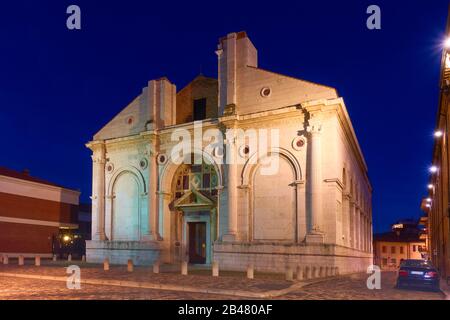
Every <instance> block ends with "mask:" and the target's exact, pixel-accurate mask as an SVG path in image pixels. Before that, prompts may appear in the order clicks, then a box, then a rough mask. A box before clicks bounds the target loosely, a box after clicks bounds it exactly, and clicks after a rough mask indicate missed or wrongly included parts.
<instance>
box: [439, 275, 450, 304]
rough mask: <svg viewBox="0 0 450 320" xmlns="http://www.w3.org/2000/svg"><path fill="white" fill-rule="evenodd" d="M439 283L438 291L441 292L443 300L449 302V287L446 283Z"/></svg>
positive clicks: (442, 281)
mask: <svg viewBox="0 0 450 320" xmlns="http://www.w3.org/2000/svg"><path fill="white" fill-rule="evenodd" d="M440 282H441V283H440V289H441V292H442V293H443V294H444V295H445V300H450V287H449V286H448V285H447V281H445V280H443V279H441V281H440ZM444 288H445V289H444Z"/></svg>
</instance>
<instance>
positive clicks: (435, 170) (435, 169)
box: [430, 166, 438, 173]
mask: <svg viewBox="0 0 450 320" xmlns="http://www.w3.org/2000/svg"><path fill="white" fill-rule="evenodd" d="M430 172H431V173H436V172H438V167H436V166H431V167H430Z"/></svg>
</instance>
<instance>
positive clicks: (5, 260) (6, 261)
mask: <svg viewBox="0 0 450 320" xmlns="http://www.w3.org/2000/svg"><path fill="white" fill-rule="evenodd" d="M8 263H9V257H8V256H6V255H5V256H3V264H5V265H6V264H8Z"/></svg>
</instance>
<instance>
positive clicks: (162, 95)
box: [142, 77, 177, 130]
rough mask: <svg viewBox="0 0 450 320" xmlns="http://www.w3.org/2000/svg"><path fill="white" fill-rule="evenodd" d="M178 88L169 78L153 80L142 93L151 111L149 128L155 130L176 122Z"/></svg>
mask: <svg viewBox="0 0 450 320" xmlns="http://www.w3.org/2000/svg"><path fill="white" fill-rule="evenodd" d="M176 93H177V89H176V86H175V85H174V84H172V83H171V82H170V81H169V79H167V78H165V77H164V78H160V79H157V80H151V81H149V83H148V87H146V88H144V90H143V93H142V95H143V96H144V97H145V98H146V99H145V101H146V102H145V103H146V104H147V106H148V108H149V110H150V112H149V114H150V121H149V122H148V124H147V129H148V130H155V129H159V128H163V127H165V126H171V125H174V124H175V123H176Z"/></svg>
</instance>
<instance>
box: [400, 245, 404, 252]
mask: <svg viewBox="0 0 450 320" xmlns="http://www.w3.org/2000/svg"><path fill="white" fill-rule="evenodd" d="M403 251H404V250H403V246H401V247H400V254H403V253H404V252H403Z"/></svg>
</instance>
